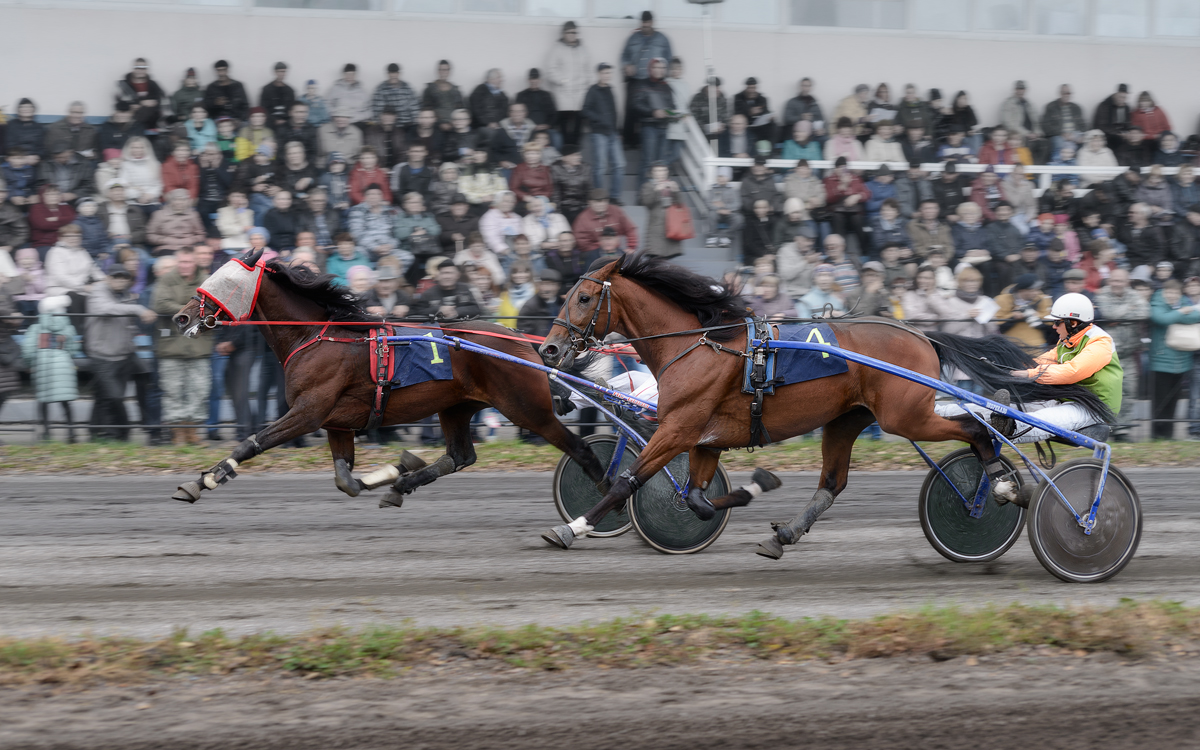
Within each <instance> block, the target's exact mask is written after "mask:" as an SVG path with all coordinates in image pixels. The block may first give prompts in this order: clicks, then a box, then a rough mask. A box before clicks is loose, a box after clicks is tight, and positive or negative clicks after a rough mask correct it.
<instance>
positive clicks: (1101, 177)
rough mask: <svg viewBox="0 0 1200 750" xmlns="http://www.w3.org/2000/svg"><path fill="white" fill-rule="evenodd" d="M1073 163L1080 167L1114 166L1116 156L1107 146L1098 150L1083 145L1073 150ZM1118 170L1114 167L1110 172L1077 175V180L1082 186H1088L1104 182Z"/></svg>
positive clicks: (1118, 171)
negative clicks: (1075, 150)
mask: <svg viewBox="0 0 1200 750" xmlns="http://www.w3.org/2000/svg"><path fill="white" fill-rule="evenodd" d="M1075 163H1076V165H1078V166H1080V167H1116V166H1117V157H1116V155H1115V154H1113V152H1112V150H1111V149H1109V148H1108V147H1107V146H1105V147H1104V148H1101V149H1100V150H1099V151H1093V150H1092V149H1090V148H1087V147H1084V148H1081V149H1079V150H1078V151H1077V152H1075ZM1120 172H1121V170H1120V169H1114V170H1113V172H1112V174H1083V175H1079V182H1080V184H1081V185H1082V186H1083V187H1088V186H1090V185H1092V184H1094V183H1097V182H1104V181H1105V180H1107V179H1110V178H1112V177H1114V176H1116V175H1118V174H1120Z"/></svg>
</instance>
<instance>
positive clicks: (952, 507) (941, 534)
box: [917, 448, 1025, 562]
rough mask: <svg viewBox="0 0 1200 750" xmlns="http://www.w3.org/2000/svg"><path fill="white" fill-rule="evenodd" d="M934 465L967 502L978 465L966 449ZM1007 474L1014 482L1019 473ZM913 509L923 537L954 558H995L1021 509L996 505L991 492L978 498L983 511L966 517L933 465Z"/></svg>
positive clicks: (1009, 542) (1017, 524)
mask: <svg viewBox="0 0 1200 750" xmlns="http://www.w3.org/2000/svg"><path fill="white" fill-rule="evenodd" d="M1000 460H1001V461H1003V462H1004V468H1005V469H1007V470H1009V471H1011V470H1012V469H1013V465H1012V462H1010V461H1009V460H1008V459H1007V458H1004V457H1003V456H1001V457H1000ZM938 466H940V467H941V469H942V472H944V473H945V475H946V476H947V477H949V479H950V480H951V481H952V482H954V485H955V486H956V487H957V488H958V491H959V492H961V493H962V494H963V496H964V497H966V499H967V501H968V502H970V501H972V500H974V499H975V490H976V489H977V488H978V487H979V481H980V479H982V477H983V464H981V463H980V462H979V459H978V458H976V457H975V454H974V453H973V452H972V451H971V449H970V448H963V449H962V450H957V451H954V452H953V453H951V454H950V455H948V456H946V457H945V458H943V459H942V460H941V461H940V462H939V463H938ZM1013 479H1014V480H1015V481H1016V482H1017V484H1018V485H1020V484H1021V483H1022V479H1021V476H1020V473H1019V472H1014V473H1013ZM917 509H918V512H919V514H920V516H921V530H922V531H924V532H925V538H926V539H928V540H929V543H930V544H932V545H933V548H934V549H935V550H937V551H938V552H939V553H941V555H942V556H943V557H945V558H947V559H950V560H953V561H954V562H987V561H989V560H995V559H996V558H997V557H1000V555H1003V554H1004V553H1005V552H1007V551H1008V549H1009V547H1012V546H1013V544H1015V543H1016V541H1017V539H1018V538H1019V537H1020V536H1021V526H1022V524H1023V523H1024V521H1025V509H1024V508H1021V507H1020V506H1018V505H1015V504H1013V503H1008V504H1006V505H997V504H996V501H995V500H994V499H993V496H992V495H991V494H989V495H988V498H987V500H986V501H985V502H984V505H983V515H982V516H980V517H979V518H972V517H971V511H970V509H969V508H968V507H967V506H966V505H964V504H963V501H962V498H960V497H959V496H958V493H956V492H955V491H954V490H953V489H951V487H950V485H948V484H947V483H946V480H945V479H943V478H942V475H941V474H939V473H938V472H937V470H935V469H930V470H929V475H928V476H926V477H925V483H924V484H923V485H921V495H920V497H919V498H918V501H917Z"/></svg>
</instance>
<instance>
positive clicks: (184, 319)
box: [175, 315, 190, 328]
mask: <svg viewBox="0 0 1200 750" xmlns="http://www.w3.org/2000/svg"><path fill="white" fill-rule="evenodd" d="M188 320H190V318H189V317H188V316H186V315H176V316H175V325H177V326H179V327H180V328H182V327H183V326H185V325H187V323H188Z"/></svg>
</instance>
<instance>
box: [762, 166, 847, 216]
mask: <svg viewBox="0 0 1200 750" xmlns="http://www.w3.org/2000/svg"><path fill="white" fill-rule="evenodd" d="M742 185H743V188H742V190H743V191H745V187H744V186H745V182H743V183H742ZM852 195H857V196H858V197H859V201H858V203H856V204H854V205H853V206H847V205H845V204H844V201H845V200H846V199H847V198H849V197H850V196H852ZM870 198H871V191H870V190H868V189H867V186H866V185H864V184H863V182H862V179H860V178H859V177H858V175H851V177H850V182H849V184H848V185H847V186H846V187H845V188H843V187H842V184H841V181H840V180H838V176H837V175H836V174H834V173H833V172H830V173H829V175H828V176H826V177H825V205H827V206H829V208H830V209H831V210H833V211H841V212H844V213H850V214H859V213H862V211H863V208H864V206H865V204H866V202H867V201H868V200H870ZM744 199H745V195H744V194H743V200H744Z"/></svg>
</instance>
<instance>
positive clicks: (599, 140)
mask: <svg viewBox="0 0 1200 750" xmlns="http://www.w3.org/2000/svg"><path fill="white" fill-rule="evenodd" d="M588 138H590V139H591V141H592V164H593V165H594V166H595V168H596V187H600V188H602V187H604V186H605V182H606V181H607V184H608V185H609V188H608V195H609V197H610V198H614V199H619V198H620V197H621V180H622V179H623V178H624V177H625V147H624V146H623V145H622V143H621V136H620V134H618V133H613V134H612V135H605V134H604V133H589V134H588Z"/></svg>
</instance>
